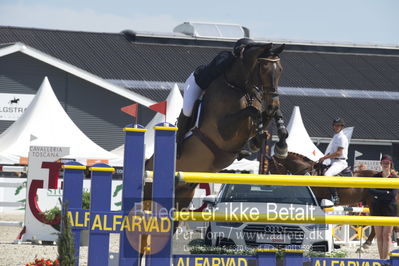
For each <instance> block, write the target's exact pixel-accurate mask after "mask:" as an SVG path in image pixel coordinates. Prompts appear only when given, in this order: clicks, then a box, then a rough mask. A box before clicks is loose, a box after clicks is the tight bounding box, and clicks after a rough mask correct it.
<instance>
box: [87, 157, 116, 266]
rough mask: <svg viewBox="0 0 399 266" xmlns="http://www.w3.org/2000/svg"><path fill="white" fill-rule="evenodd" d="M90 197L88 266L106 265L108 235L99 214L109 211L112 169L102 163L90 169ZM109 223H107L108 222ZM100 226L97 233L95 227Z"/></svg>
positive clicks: (107, 258)
mask: <svg viewBox="0 0 399 266" xmlns="http://www.w3.org/2000/svg"><path fill="white" fill-rule="evenodd" d="M90 169H91V171H92V174H91V195H90V196H91V197H90V234H89V254H88V256H89V259H88V265H108V260H109V233H108V232H104V230H102V229H106V228H105V227H106V226H105V224H106V223H105V221H104V220H103V221H101V218H100V217H101V213H102V212H107V213H109V212H110V210H111V197H112V196H111V190H112V171H109V170H111V169H112V170H113V168H111V167H110V166H108V165H107V164H104V163H97V164H94V165H93V166H92V167H90ZM108 223H109V222H108ZM98 224H100V227H101V228H99V230H98V231H94V230H93V228H95V227H96V226H95V225H98Z"/></svg>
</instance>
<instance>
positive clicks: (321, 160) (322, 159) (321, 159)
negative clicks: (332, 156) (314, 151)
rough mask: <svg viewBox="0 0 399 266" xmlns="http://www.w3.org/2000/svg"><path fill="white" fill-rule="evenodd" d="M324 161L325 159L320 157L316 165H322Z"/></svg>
mask: <svg viewBox="0 0 399 266" xmlns="http://www.w3.org/2000/svg"><path fill="white" fill-rule="evenodd" d="M325 159H326V158H324V157H321V158H320V159H319V161H318V163H323V161H324V160H325Z"/></svg>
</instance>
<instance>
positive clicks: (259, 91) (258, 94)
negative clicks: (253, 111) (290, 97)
mask: <svg viewBox="0 0 399 266" xmlns="http://www.w3.org/2000/svg"><path fill="white" fill-rule="evenodd" d="M275 57H276V56H275ZM262 61H266V62H267V63H273V71H271V72H270V80H271V90H265V85H264V84H263V83H262V75H261V65H262V64H261V62H262ZM279 61H280V57H278V56H277V58H258V59H257V66H256V67H257V79H258V82H257V83H255V84H254V85H251V86H250V82H249V79H247V80H245V82H244V87H241V86H237V85H235V84H232V83H231V82H229V81H228V79H227V77H226V72H225V73H224V75H223V76H224V82H225V83H226V85H227V86H229V87H230V88H232V89H234V90H236V91H238V92H240V93H241V94H243V95H244V96H245V99H246V101H247V106H253V101H254V100H255V99H256V100H257V101H258V102H259V103H261V104H262V106H263V101H262V99H264V98H265V97H264V96H265V94H266V95H270V96H271V97H272V98H274V97H278V93H277V84H276V80H275V78H276V70H277V62H279ZM254 91H255V93H253V92H254Z"/></svg>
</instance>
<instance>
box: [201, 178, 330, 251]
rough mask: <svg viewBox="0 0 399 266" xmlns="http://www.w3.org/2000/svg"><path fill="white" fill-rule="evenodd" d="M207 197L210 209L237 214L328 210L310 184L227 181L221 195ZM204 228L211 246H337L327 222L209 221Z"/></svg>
mask: <svg viewBox="0 0 399 266" xmlns="http://www.w3.org/2000/svg"><path fill="white" fill-rule="evenodd" d="M203 201H204V202H205V203H207V204H208V211H214V212H221V213H233V214H232V215H235V216H237V215H241V216H243V215H246V216H247V217H248V215H250V213H259V214H264V213H270V214H271V215H273V214H277V215H279V216H280V217H285V216H284V215H302V214H303V215H310V216H311V215H313V214H315V215H324V214H325V213H324V211H323V210H322V208H321V207H320V206H319V204H318V202H317V200H316V198H315V196H314V194H313V192H312V190H311V189H310V188H309V187H299V186H273V185H271V186H269V185H241V184H240V185H238V184H224V185H223V186H222V188H221V190H220V192H219V194H218V195H209V196H207V197H205V198H204V199H203ZM322 202H323V203H322V204H323V205H324V206H323V207H324V208H325V207H331V206H332V205H333V203H332V202H331V201H329V200H323V201H322ZM297 217H299V216H297ZM204 231H205V232H204V233H205V235H204V238H205V243H206V244H207V245H211V246H227V247H235V248H251V247H252V248H254V247H257V246H258V245H260V244H271V245H273V246H275V247H276V248H283V247H284V246H287V245H300V246H302V248H303V249H305V250H309V249H311V250H313V251H324V252H328V251H332V249H333V242H332V230H331V227H330V226H329V225H324V224H299V223H298V224H289V223H287V224H285V223H284V224H283V223H255V222H247V223H242V222H209V223H208V224H207V226H206V230H204Z"/></svg>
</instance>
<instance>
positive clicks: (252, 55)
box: [243, 43, 273, 64]
mask: <svg viewBox="0 0 399 266" xmlns="http://www.w3.org/2000/svg"><path fill="white" fill-rule="evenodd" d="M272 45H273V44H272V43H255V44H249V45H248V46H247V47H246V49H245V51H244V54H243V60H244V62H245V63H250V64H251V63H255V62H256V60H257V59H258V58H259V56H260V55H261V54H264V53H266V52H268V51H269V50H270V49H271V48H272Z"/></svg>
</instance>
